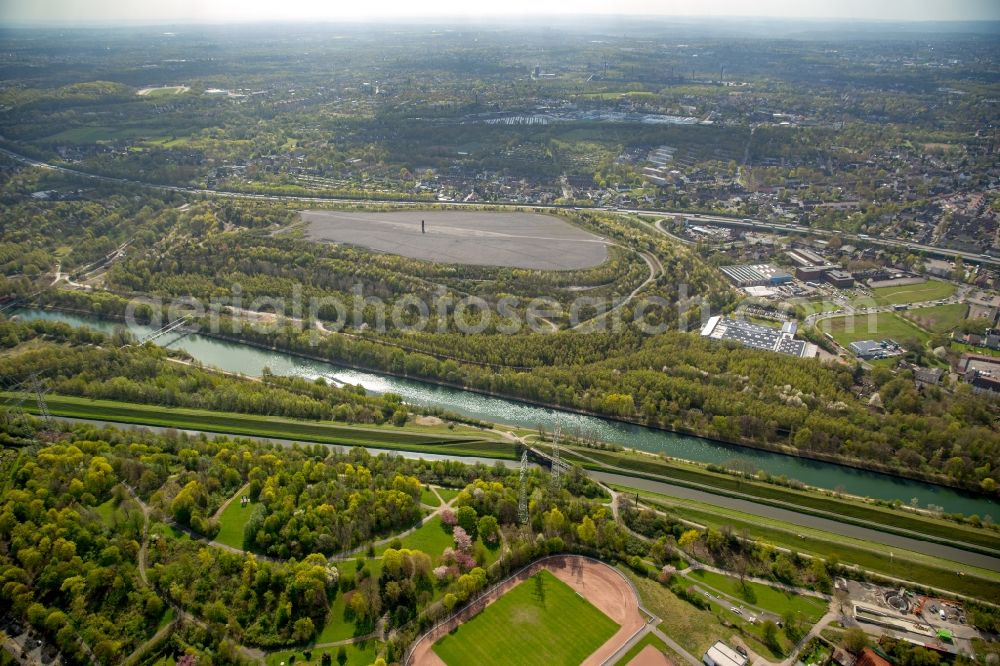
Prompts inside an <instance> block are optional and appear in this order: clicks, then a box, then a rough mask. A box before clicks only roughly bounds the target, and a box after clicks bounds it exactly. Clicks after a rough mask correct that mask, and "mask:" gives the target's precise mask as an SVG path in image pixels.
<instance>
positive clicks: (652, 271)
mask: <svg viewBox="0 0 1000 666" xmlns="http://www.w3.org/2000/svg"><path fill="white" fill-rule="evenodd" d="M639 256H641V257H642V258H643V260H644V261H645V262H646V266H648V267H649V277H648V278H646V279H645V280H643V282H642V284H640V285H639V286H638V287H636V288H635V289H633V290H632V293H630V294H629V295H628V296H627V297H626V298H625V300H623V301H622V302H621V303H619V304H618V305H616V306H614V307H613V308H611V309H610V310H608V311H607V312H602V313H601V314H599V315H597V316H596V317H593V318H591V319H588V320H586V321H582V322H580V323H579V324H577V325H576V326H574V327H573V328H571V329H570V330H571V331H577V330H580V329H582V328H584V327H586V326H590V325H593V324H595V323H597V322H599V321H600V320H602V319H604V318H605V317H607V316H608V315H610V314H611V313H612V312H616V311H618V310H620V309H621V308H623V307H625V306H626V305H628V304H629V303H630V302H631V301H632V299H634V298H635V297H636V296H637V295H638V294H639V292H640V291H642V290H643V289H645V288H646V287H647V285H649V283H651V282H653V281H654V280H655V279H656V278H657V277H659V276H660V275H662V274H663V265H662V264H661V263H660V260H659V259H657V258H656V256H655V255H653V254H650V253H648V252H640V253H639Z"/></svg>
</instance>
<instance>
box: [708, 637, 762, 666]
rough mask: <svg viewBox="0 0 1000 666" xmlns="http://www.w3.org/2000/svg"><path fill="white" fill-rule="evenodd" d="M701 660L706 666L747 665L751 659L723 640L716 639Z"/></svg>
mask: <svg viewBox="0 0 1000 666" xmlns="http://www.w3.org/2000/svg"><path fill="white" fill-rule="evenodd" d="M701 661H702V663H703V664H705V666H747V663H748V662H749V661H750V660H749V659H748V658H747V657H746V656H745V655H742V654H740V653H739V652H737V651H736V650H734V649H733V648H731V647H729V646H728V645H726V644H725V643H723V642H722V641H715V643H714V644H713V645H712V647H710V648H708V652H706V653H705V655H704V656H703V657H702V658H701Z"/></svg>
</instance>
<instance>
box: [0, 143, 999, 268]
mask: <svg viewBox="0 0 1000 666" xmlns="http://www.w3.org/2000/svg"><path fill="white" fill-rule="evenodd" d="M0 138H3V137H0ZM0 154H3V155H6V156H7V157H9V158H11V159H14V160H16V161H18V162H21V163H23V164H29V165H31V166H36V167H39V168H42V169H49V170H52V171H59V172H62V173H66V174H71V175H74V176H80V177H83V178H92V179H95V180H100V181H104V182H107V183H121V184H123V185H134V186H138V187H145V188H147V189H154V190H159V191H164V192H180V193H185V194H198V195H202V196H211V197H222V198H229V199H262V200H267V201H303V202H313V203H323V202H331V203H369V204H370V203H378V202H380V201H381V202H383V203H384V202H385V200H380V199H357V198H349V197H342V198H341V197H304V196H278V195H271V194H249V193H243V192H226V191H222V190H207V189H199V188H193V187H177V186H171V185H155V184H153V183H146V182H143V181H138V180H130V179H128V178H114V177H111V176H101V175H98V174H93V173H88V172H86V171H79V170H77V169H70V168H68V167H63V166H58V165H55V164H49V163H48V162H42V161H40V160H36V159H33V158H31V157H27V156H26V155H22V154H20V153H17V152H14V151H12V150H8V149H5V148H0ZM391 202H392V203H393V204H395V205H401V206H406V205H419V206H442V205H443V206H446V207H461V206H466V207H473V208H474V207H476V206H481V205H482V204H480V203H468V204H466V203H463V202H459V201H449V202H445V203H443V204H442V203H441V202H435V201H423V200H417V199H411V200H406V199H404V200H391ZM490 205H491V206H506V207H513V208H534V209H538V210H546V209H548V210H558V209H566V208H571V207H570V206H551V205H544V204H521V203H513V202H502V201H496V202H490ZM586 209H587V210H602V209H600V208H598V207H596V206H589V207H587V208H586ZM611 210H612V212H618V213H632V214H635V215H675V216H683V217H685V218H691V219H693V220H698V221H701V222H707V223H710V224H716V225H720V226H728V227H737V228H745V229H760V230H763V231H770V232H776V233H800V234H801V233H809V234H813V235H817V236H838V237H840V238H841V239H842V240H846V241H850V242H852V243H853V242H865V243H871V244H874V245H882V246H884V247H899V248H906V249H909V250H911V251H913V252H923V253H924V254H928V255H933V256H939V257H945V258H950V259H953V258H955V257H962V259H963V260H965V261H966V262H967V263H969V262H971V263H975V264H985V265H991V266H1000V258H994V257H987V256H984V255H981V254H975V253H967V252H961V251H958V250H950V249H946V248H940V247H935V246H933V245H921V244H919V243H912V242H909V241H905V240H898V239H891V238H873V237H870V236H861V235H855V234H849V233H844V232H842V231H828V230H825V229H812V228H809V227H799V226H798V225H794V224H773V223H770V222H760V221H757V220H753V219H750V218H743V219H740V218H732V217H723V216H719V215H710V214H700V213H690V212H686V211H672V210H645V209H639V208H615V209H611Z"/></svg>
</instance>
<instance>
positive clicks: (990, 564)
mask: <svg viewBox="0 0 1000 666" xmlns="http://www.w3.org/2000/svg"><path fill="white" fill-rule="evenodd" d="M587 473H588V474H589V475H590V476H591V477H592V478H594V479H597V480H598V481H601V482H603V483H607V484H615V485H619V486H627V487H629V488H638V489H639V490H647V491H650V492H654V493H662V494H664V495H669V496H671V497H679V498H681V499H689V500H695V501H697V502H704V503H706V504H713V505H715V506H721V507H723V508H726V509H733V510H734V511H741V512H743V513H748V514H751V515H756V516H763V517H765V518H772V519H774V520H781V521H784V522H787V523H791V524H793V525H801V526H802V527H810V528H814V529H817V530H823V531H824V532H830V533H831V534H837V535H840V536H845V537H851V538H854V539H863V540H865V541H871V542H873V543H880V544H884V545H886V546H889V547H890V548H901V549H903V550H909V551H912V552H915V553H923V554H925V555H932V556H934V557H941V558H944V559H947V560H952V561H953V562H961V563H962V564H967V565H969V566H974V567H981V568H983V569H988V570H990V571H1000V558H997V557H992V556H990V555H985V554H982V553H972V552H969V551H967V550H962V549H960V548H953V547H952V546H946V545H944V544H938V543H933V542H931V541H923V540H921V539H915V538H911V537H906V536H902V535H898V534H890V533H888V532H882V531H879V530H875V529H870V528H867V527H861V526H858V525H851V524H849V523H841V522H838V521H836V520H830V519H829V518H821V517H819V516H812V515H809V514H805V513H799V512H797V511H791V510H789V509H782V508H779V507H775V506H769V505H767V504H758V503H756V502H751V501H749V500H743V499H737V498H735V497H726V496H724V495H714V494H712V493H709V492H706V491H703V490H695V489H693V488H685V487H683V486H675V485H673V484H670V483H665V482H663V481H652V480H650V479H642V478H637V477H634V476H625V475H623V474H615V473H613V472H601V471H597V470H588V471H587Z"/></svg>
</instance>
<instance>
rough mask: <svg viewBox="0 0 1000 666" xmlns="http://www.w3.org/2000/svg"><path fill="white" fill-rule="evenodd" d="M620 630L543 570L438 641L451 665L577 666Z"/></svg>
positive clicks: (436, 648) (436, 647) (440, 653)
mask: <svg viewBox="0 0 1000 666" xmlns="http://www.w3.org/2000/svg"><path fill="white" fill-rule="evenodd" d="M617 630H618V624H616V623H615V622H614V621H613V620H612V619H611V618H609V617H608V616H607V615H605V614H604V613H602V612H601V611H599V610H598V609H597V608H595V607H594V606H593V605H592V604H591V603H590V602H588V601H587V600H586V599H584V598H583V597H581V596H580V595H579V594H577V593H576V591H575V590H573V589H572V588H571V587H569V586H568V585H566V584H565V583H563V582H562V581H560V580H559V579H558V578H556V577H555V576H554V575H552V574H551V573H549V572H548V571H545V570H544V569H543V570H542V571H540V572H539V573H537V574H535V575H534V576H532V577H531V578H529V579H528V580H526V581H524V582H523V583H520V584H519V585H517V586H516V587H515V588H513V589H512V590H510V591H509V592H507V593H506V594H505V595H503V596H502V597H500V599H498V600H497V601H495V602H494V603H492V604H490V605H489V606H487V607H486V609H485V610H484V611H483V612H481V613H479V614H478V615H476V616H475V617H474V618H472V619H471V620H469V621H467V622H464V623H463V624H461V625H460V626H459V627H458V629H456V630H455V631H454V632H452V633H450V634H448V635H446V636H444V637H443V638H442V639H441V640H439V641H438V642H437V643H435V644H434V652H435V653H437V655H438V656H439V657H440V658H441V659H442V660H443V661H444V662H445V663H446V664H449V666H457V665H458V664H478V665H480V666H486V665H488V664H497V665H498V666H499V665H501V664H511V665H520V666H548V665H549V664H579V663H581V662H582V661H583V660H584V659H586V658H587V657H588V656H589V655H590V654H591V653H592V652H594V651H595V650H597V648H599V647H600V646H601V645H603V644H604V643H605V642H607V640H608V639H609V638H611V637H612V636H613V635H614V634H615V632H616V631H617Z"/></svg>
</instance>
